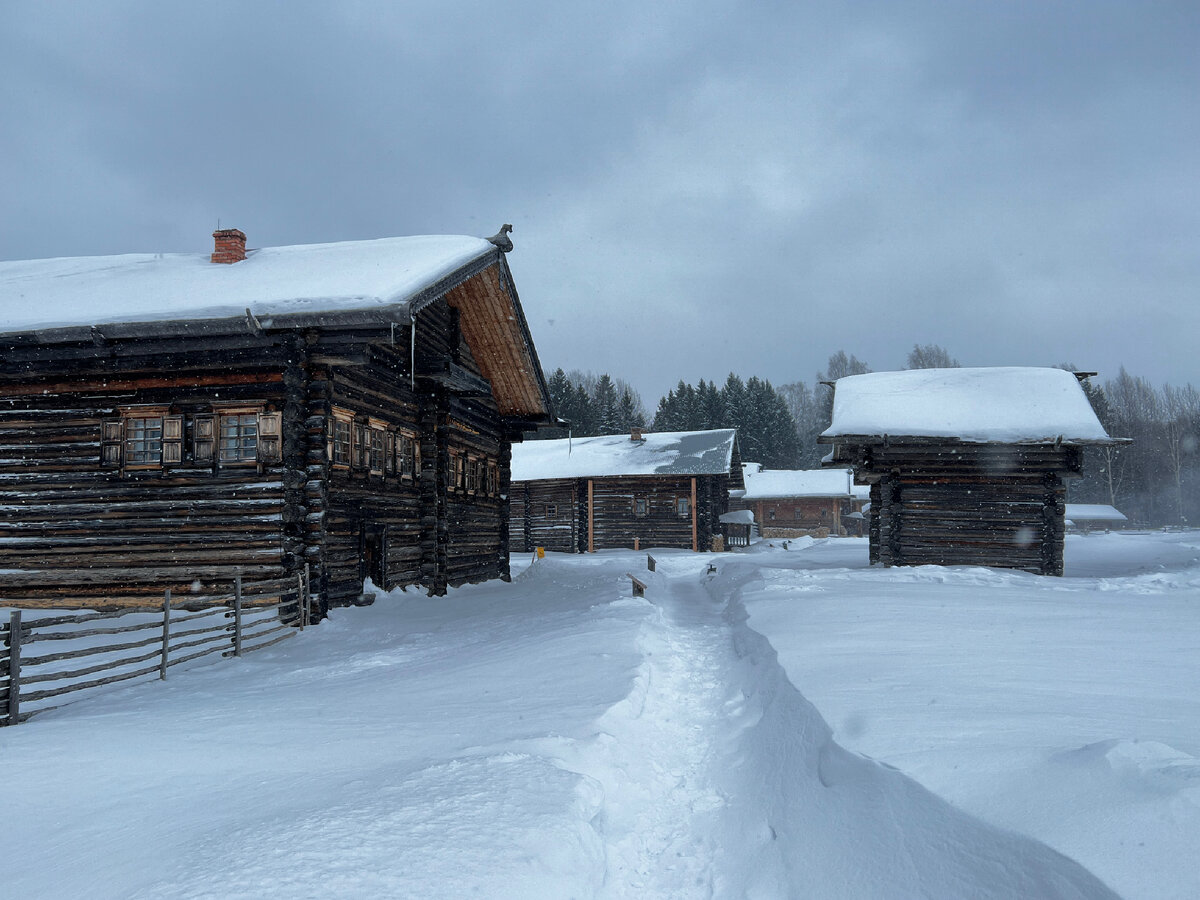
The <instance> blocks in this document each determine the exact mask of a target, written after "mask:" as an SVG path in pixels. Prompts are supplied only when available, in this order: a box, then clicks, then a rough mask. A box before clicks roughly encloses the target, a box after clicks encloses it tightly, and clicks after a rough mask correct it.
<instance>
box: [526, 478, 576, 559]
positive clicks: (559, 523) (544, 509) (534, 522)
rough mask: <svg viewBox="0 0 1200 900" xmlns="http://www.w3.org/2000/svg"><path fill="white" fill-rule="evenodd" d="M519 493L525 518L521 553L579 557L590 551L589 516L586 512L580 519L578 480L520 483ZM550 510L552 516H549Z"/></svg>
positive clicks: (555, 479)
mask: <svg viewBox="0 0 1200 900" xmlns="http://www.w3.org/2000/svg"><path fill="white" fill-rule="evenodd" d="M517 489H518V491H519V493H520V495H521V501H520V515H521V516H522V521H521V523H520V531H521V534H520V540H521V543H520V544H519V545H518V549H520V550H521V551H523V552H525V553H532V552H533V550H534V548H536V547H545V548H546V549H547V550H554V551H557V552H560V553H580V552H582V550H585V549H587V538H586V536H585V535H584V530H585V529H586V523H587V513H586V510H585V511H584V512H583V515H582V516H581V515H580V504H579V482H578V480H577V479H574V478H548V479H544V480H538V481H527V482H520V483H519V484H518V488H517ZM585 503H586V496H585ZM551 510H553V513H554V514H553V515H550V512H551ZM514 515H515V513H514ZM515 539H516V538H515V537H514V540H515Z"/></svg>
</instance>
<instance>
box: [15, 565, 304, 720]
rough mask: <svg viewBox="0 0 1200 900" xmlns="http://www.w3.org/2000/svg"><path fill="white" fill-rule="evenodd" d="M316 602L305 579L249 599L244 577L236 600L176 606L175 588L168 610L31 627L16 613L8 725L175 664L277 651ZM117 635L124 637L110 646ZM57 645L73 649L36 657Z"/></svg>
mask: <svg viewBox="0 0 1200 900" xmlns="http://www.w3.org/2000/svg"><path fill="white" fill-rule="evenodd" d="M311 602H312V596H311V593H310V592H309V589H308V583H307V579H306V577H305V576H304V575H299V576H297V578H296V579H295V580H292V579H287V580H286V581H280V582H274V583H259V584H256V585H255V587H254V593H250V594H243V592H242V580H241V578H238V579H237V581H236V583H235V587H234V591H233V593H232V594H231V595H226V596H219V597H217V596H211V597H196V596H188V597H187V598H185V599H184V600H183V601H181V602H178V603H175V604H173V603H172V600H171V591H170V590H169V589H168V590H167V591H165V592H164V594H163V602H162V606H161V607H142V608H139V609H123V610H120V611H118V612H98V613H74V614H70V615H62V616H47V617H42V618H36V619H32V620H30V621H27V622H22V621H21V612H20V610H14V611H13V612H12V613H10V616H9V620H8V622H7V623H0V726H3V725H16V724H17V723H19V722H24V721H25V720H26V719H28V718H29V717H30V716H33V715H36V714H37V713H39V712H45V711H47V710H49V709H56V708H57V707H58V706H60V705H62V703H61V702H56V703H55V704H54V705H45V704H44V701H58V700H59V698H62V697H66V696H68V695H70V694H73V693H76V692H79V691H84V690H89V689H91V688H96V687H100V686H102V685H107V684H115V683H117V682H120V681H129V680H130V679H134V678H144V677H147V676H152V675H157V676H158V677H159V678H161V679H165V678H166V677H167V670H168V669H169V668H171V667H172V666H177V665H180V664H181V663H185V662H190V661H191V660H194V659H200V658H201V657H203V656H208V655H210V654H215V653H220V654H221V656H222V657H231V656H241V655H242V654H243V653H248V652H250V651H253V650H261V649H263V648H264V647H269V646H271V645H272V644H276V643H278V642H279V641H282V640H284V639H286V638H288V637H291V636H292V635H293V634H295V633H296V632H297V630H298V629H299V630H303V629H304V627H305V626H306V625H308V624H309V620H310V616H311ZM121 620H124V622H122V621H121ZM130 620H132V621H130ZM109 622H113V623H114V624H111V625H109V624H107V623H109ZM116 635H121V637H118V638H116V642H115V643H107V641H110V640H112V639H113V638H114V636H116ZM50 642H60V643H55V644H51V646H56V647H67V648H69V649H64V650H60V651H58V652H42V653H39V652H38V651H37V650H36V649H34V651H33V653H30V648H31V647H32V648H36V646H37V645H38V644H43V643H45V644H50ZM93 676H95V677H93ZM65 702H70V701H65ZM30 704H37V708H34V709H30V708H29V705H30Z"/></svg>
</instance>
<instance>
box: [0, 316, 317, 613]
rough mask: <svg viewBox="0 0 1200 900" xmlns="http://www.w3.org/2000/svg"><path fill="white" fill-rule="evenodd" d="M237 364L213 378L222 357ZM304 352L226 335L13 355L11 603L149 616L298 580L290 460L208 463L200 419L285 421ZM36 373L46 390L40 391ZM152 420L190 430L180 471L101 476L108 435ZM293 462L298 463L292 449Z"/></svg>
mask: <svg viewBox="0 0 1200 900" xmlns="http://www.w3.org/2000/svg"><path fill="white" fill-rule="evenodd" d="M217 351H220V352H222V353H223V354H226V355H227V356H228V357H229V360H230V362H229V364H228V365H221V366H219V367H216V366H214V365H213V364H212V359H213V356H212V354H213V353H214V352H217ZM296 353H297V347H296V346H295V345H294V344H288V342H286V341H285V340H283V339H281V338H278V337H276V338H270V337H256V336H254V335H249V334H247V335H245V336H222V337H220V338H213V339H202V340H197V341H192V342H184V341H179V340H174V339H172V340H144V341H137V342H133V341H131V342H126V343H109V342H102V341H101V342H97V343H90V344H88V345H87V346H78V345H66V346H62V347H59V346H41V345H26V346H20V345H18V346H12V347H7V348H5V351H4V353H3V354H2V358H3V362H2V364H0V570H3V574H2V575H0V604H11V605H27V606H52V605H92V606H100V607H105V608H107V607H119V606H128V605H135V606H136V605H144V603H145V602H146V599H147V597H152V596H161V593H162V591H163V589H164V588H165V587H170V588H171V590H172V591H173V593H174V594H175V595H176V596H177V597H180V598H184V597H186V596H187V595H188V594H189V593H192V592H203V593H210V592H214V591H222V590H227V589H229V587H230V586H231V585H232V583H233V579H234V578H235V576H236V575H237V574H238V573H239V572H240V573H241V574H243V576H244V578H245V580H246V582H247V584H252V583H253V582H254V581H256V580H257V581H264V580H271V579H276V578H280V577H282V576H283V575H285V574H287V572H288V570H289V568H290V567H291V565H292V559H291V558H292V557H293V556H294V555H295V554H296V553H297V551H298V550H299V549H300V547H299V544H298V543H297V537H298V536H299V534H300V531H299V528H298V527H297V525H296V520H295V517H294V515H292V514H290V513H289V506H290V505H292V504H294V503H295V498H296V496H297V490H298V489H299V488H300V487H301V479H297V478H296V477H295V476H294V473H293V472H292V471H291V470H290V469H289V467H288V464H287V461H286V460H285V461H284V462H281V463H272V464H265V463H260V464H251V465H249V466H238V467H234V466H224V465H215V464H213V463H211V462H203V463H197V462H195V461H194V460H193V459H192V457H191V452H190V451H191V447H192V439H193V437H194V435H193V416H195V415H206V414H211V412H212V411H213V404H214V403H220V404H225V403H245V404H246V405H255V406H263V407H264V408H268V409H269V408H274V409H278V410H280V411H283V413H284V416H285V418H286V417H287V416H288V415H292V416H293V417H294V411H291V410H290V406H289V405H290V404H292V403H294V395H295V394H296V391H297V389H298V382H297V381H296V376H295V371H294V365H295V363H296V361H297V357H296ZM29 366H35V367H36V369H35V370H36V371H37V372H38V376H37V377H36V378H34V379H31V378H29V375H28V372H29V371H30V369H29V368H28V367H29ZM139 405H155V406H162V407H167V408H169V413H170V414H172V415H181V416H182V417H183V419H182V422H183V427H184V432H183V434H182V446H183V448H184V452H183V454H182V458H181V460H180V462H179V463H178V464H176V465H171V466H166V467H163V466H159V467H156V468H149V469H142V470H125V469H122V468H121V467H115V468H112V467H110V468H104V467H102V466H101V438H102V427H103V421H104V420H106V419H112V418H115V417H119V415H120V410H121V409H122V408H124V407H132V406H139ZM288 452H289V453H291V454H293V455H294V452H295V448H294V447H293V448H289V450H288Z"/></svg>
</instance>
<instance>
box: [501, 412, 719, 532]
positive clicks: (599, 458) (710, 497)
mask: <svg viewBox="0 0 1200 900" xmlns="http://www.w3.org/2000/svg"><path fill="white" fill-rule="evenodd" d="M513 449H514V453H513V460H512V472H513V476H512V479H513V480H512V487H511V489H510V491H509V509H510V518H509V522H510V529H511V530H510V533H509V546H510V547H511V548H512V549H513V550H521V549H523V550H525V551H531V550H533V549H534V548H535V547H545V548H546V549H547V550H559V551H562V552H566V553H585V552H590V551H593V550H603V549H609V548H621V547H625V548H632V547H680V548H685V549H691V550H708V549H710V547H711V546H712V539H713V537H714V535H718V534H720V533H721V523H720V517H721V514H722V513H724V512H726V510H727V509H728V505H729V490H730V488H731V487H735V488H739V489H740V488H741V486H742V466H741V458H740V456H739V454H738V447H737V432H736V431H734V430H733V429H731V428H725V429H718V430H715V431H676V432H663V433H659V434H643V433H642V432H641V431H637V430H635V431H634V432H633V433H632V434H619V435H603V436H600V437H585V438H566V439H562V440H553V441H527V442H525V443H524V444H522V445H520V450H519V451H518V449H517V447H514V448H513Z"/></svg>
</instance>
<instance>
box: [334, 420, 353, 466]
mask: <svg viewBox="0 0 1200 900" xmlns="http://www.w3.org/2000/svg"><path fill="white" fill-rule="evenodd" d="M333 461H334V462H335V463H336V464H338V465H339V466H348V465H350V423H349V422H347V421H346V420H345V419H335V420H334V422H333Z"/></svg>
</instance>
